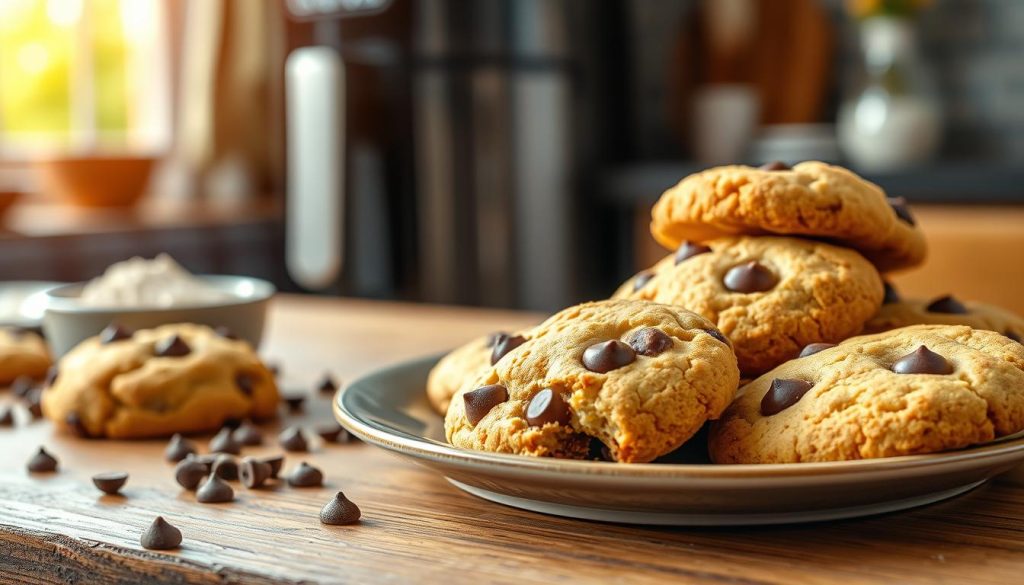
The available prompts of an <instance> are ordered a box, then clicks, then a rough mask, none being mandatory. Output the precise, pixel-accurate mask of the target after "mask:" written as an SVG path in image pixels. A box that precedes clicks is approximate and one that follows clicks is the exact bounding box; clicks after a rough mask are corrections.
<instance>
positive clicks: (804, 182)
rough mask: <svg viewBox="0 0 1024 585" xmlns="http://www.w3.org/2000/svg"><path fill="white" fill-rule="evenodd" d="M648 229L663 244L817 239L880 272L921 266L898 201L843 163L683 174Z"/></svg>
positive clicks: (916, 236)
mask: <svg viewBox="0 0 1024 585" xmlns="http://www.w3.org/2000/svg"><path fill="white" fill-rule="evenodd" d="M651 234H652V235H653V236H654V239H656V240H657V241H658V242H659V243H660V244H662V245H663V246H665V247H666V248H668V249H670V250H673V249H675V248H677V247H678V246H679V245H680V244H681V243H682V242H683V241H685V240H691V241H696V242H703V241H705V240H709V239H713V238H716V237H720V236H727V235H735V234H745V235H762V234H779V235H793V236H808V237H814V238H821V239H826V240H829V241H832V242H834V243H837V244H840V245H843V246H847V247H850V248H854V249H856V250H859V251H860V252H861V253H862V254H863V255H864V256H865V257H867V258H868V259H869V260H871V261H872V262H873V263H875V265H876V266H878V267H879V269H881V270H883V271H885V270H893V269H899V268H909V267H911V266H915V265H917V264H920V263H921V262H922V261H923V260H924V257H925V251H926V247H925V241H924V236H923V235H922V234H921V231H920V230H919V229H918V228H917V227H916V226H915V223H914V219H913V217H912V216H911V215H910V212H909V211H908V210H907V207H906V202H905V201H903V200H902V199H899V198H891V199H890V198H886V195H885V193H884V192H883V191H882V190H881V189H880V188H879V187H878V186H877V185H874V184H873V183H870V182H868V181H865V180H864V179H862V178H860V177H859V176H857V175H856V174H854V173H852V172H850V171H848V170H846V169H844V168H842V167H837V166H832V165H828V164H825V163H821V162H813V161H812V162H803V163H800V164H798V165H796V166H794V167H793V168H789V167H786V166H785V165H775V166H770V165H766V166H765V167H759V168H755V167H748V166H741V165H734V166H725V167H716V168H712V169H708V170H706V171H703V172H700V173H696V174H693V175H690V176H688V177H686V178H685V179H683V180H682V181H680V182H679V183H678V184H677V185H676V186H674V187H672V188H670V189H669V190H668V191H665V193H664V194H663V195H662V196H661V199H659V200H658V202H657V204H655V206H654V208H653V210H652V211H651Z"/></svg>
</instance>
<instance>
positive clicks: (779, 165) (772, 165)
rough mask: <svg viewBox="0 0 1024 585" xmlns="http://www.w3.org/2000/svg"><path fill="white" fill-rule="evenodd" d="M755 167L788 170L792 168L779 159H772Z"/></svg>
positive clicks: (768, 169)
mask: <svg viewBox="0 0 1024 585" xmlns="http://www.w3.org/2000/svg"><path fill="white" fill-rule="evenodd" d="M757 168H759V169H761V170H762V171H789V170H792V168H791V167H790V166H789V165H787V164H786V163H784V162H782V161H781V160H773V161H772V162H769V163H764V164H763V165H761V166H759V167H757Z"/></svg>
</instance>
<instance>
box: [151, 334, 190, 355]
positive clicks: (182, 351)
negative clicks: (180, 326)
mask: <svg viewBox="0 0 1024 585" xmlns="http://www.w3.org/2000/svg"><path fill="white" fill-rule="evenodd" d="M153 353H155V354H156V355H157V356H159V357H183V356H186V355H188V354H190V353H192V348H191V347H189V346H188V343H186V342H185V340H184V339H182V338H181V336H180V335H178V334H177V333H175V334H174V335H171V336H170V337H167V338H164V339H161V340H160V341H157V342H156V344H155V345H154V346H153Z"/></svg>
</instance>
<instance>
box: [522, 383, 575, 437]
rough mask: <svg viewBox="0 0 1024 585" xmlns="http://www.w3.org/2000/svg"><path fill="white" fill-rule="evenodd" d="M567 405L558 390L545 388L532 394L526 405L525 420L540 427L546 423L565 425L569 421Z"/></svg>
mask: <svg viewBox="0 0 1024 585" xmlns="http://www.w3.org/2000/svg"><path fill="white" fill-rule="evenodd" d="M569 419H570V412H569V405H568V404H566V402H565V399H563V398H562V395H561V394H559V393H558V392H555V391H554V390H552V389H551V388H545V389H543V390H541V391H540V392H538V393H536V394H534V396H533V398H531V399H530V402H529V404H527V405H526V422H528V423H529V424H530V426H534V427H540V426H544V425H546V424H548V423H555V424H559V425H565V424H568V423H569Z"/></svg>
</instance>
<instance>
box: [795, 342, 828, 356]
mask: <svg viewBox="0 0 1024 585" xmlns="http://www.w3.org/2000/svg"><path fill="white" fill-rule="evenodd" d="M835 346H836V344H834V343H808V344H807V345H805V346H804V348H803V349H801V350H800V355H799V356H797V357H807V356H809V355H814V354H816V353H818V352H819V351H824V350H826V349H829V348H831V347H835Z"/></svg>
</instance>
